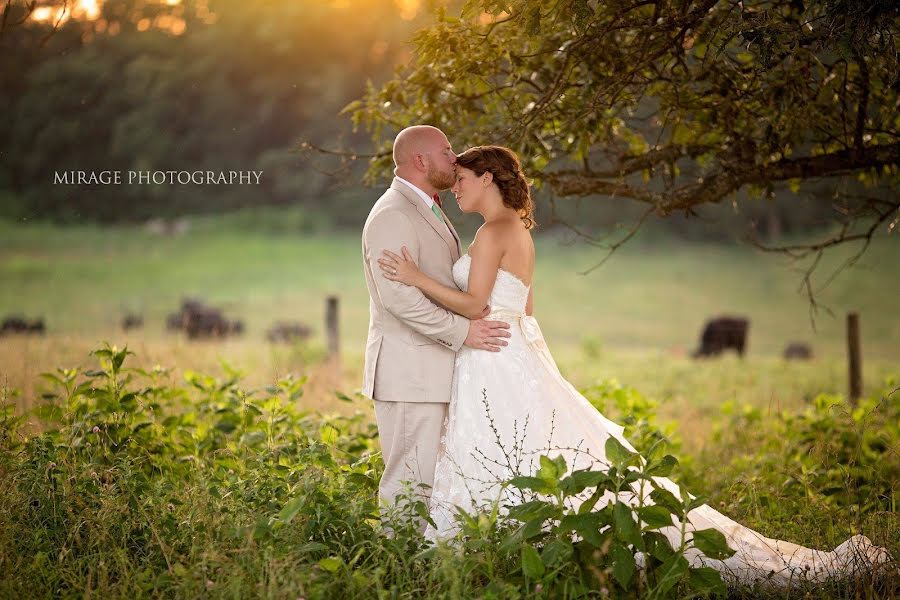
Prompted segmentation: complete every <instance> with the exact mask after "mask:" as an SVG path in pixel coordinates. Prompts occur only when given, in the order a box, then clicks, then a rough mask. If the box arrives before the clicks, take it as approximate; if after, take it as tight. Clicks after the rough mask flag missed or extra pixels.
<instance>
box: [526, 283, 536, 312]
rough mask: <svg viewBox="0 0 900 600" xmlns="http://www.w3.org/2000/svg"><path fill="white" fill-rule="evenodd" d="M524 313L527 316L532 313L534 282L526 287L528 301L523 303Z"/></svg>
mask: <svg viewBox="0 0 900 600" xmlns="http://www.w3.org/2000/svg"><path fill="white" fill-rule="evenodd" d="M525 314H526V315H528V316H529V317H530V316H531V315H533V314H534V284H533V283H532V284H531V287H529V288H528V302H526V303H525Z"/></svg>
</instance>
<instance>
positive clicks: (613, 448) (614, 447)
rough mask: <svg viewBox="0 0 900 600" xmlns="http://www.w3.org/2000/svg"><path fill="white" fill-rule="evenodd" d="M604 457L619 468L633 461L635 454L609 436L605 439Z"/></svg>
mask: <svg viewBox="0 0 900 600" xmlns="http://www.w3.org/2000/svg"><path fill="white" fill-rule="evenodd" d="M605 449H606V458H607V459H609V460H611V461H612V462H613V464H614V465H616V467H618V468H619V469H620V470H621V469H622V468H623V467H624V466H626V465H629V464H631V463H633V462H635V460H636V458H637V454H635V453H634V452H632V451H631V450H629V449H628V448H626V447H625V446H623V445H622V443H621V442H620V441H619V440H617V439H616V438H615V437H613V436H609V437H608V438H607V440H606V446H605Z"/></svg>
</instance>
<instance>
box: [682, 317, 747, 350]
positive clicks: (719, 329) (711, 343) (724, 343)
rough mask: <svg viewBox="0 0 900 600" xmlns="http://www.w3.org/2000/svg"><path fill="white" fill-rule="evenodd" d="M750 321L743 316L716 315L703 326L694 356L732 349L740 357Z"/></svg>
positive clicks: (745, 344) (745, 342)
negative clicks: (698, 345)
mask: <svg viewBox="0 0 900 600" xmlns="http://www.w3.org/2000/svg"><path fill="white" fill-rule="evenodd" d="M749 326H750V321H749V320H748V319H746V318H743V317H717V318H715V319H710V320H709V321H707V322H706V325H705V326H704V327H703V334H702V335H701V336H700V347H699V348H698V349H697V350H695V351H694V353H693V354H692V356H693V357H694V358H698V357H705V356H718V355H719V354H721V353H722V352H724V351H725V350H728V349H733V350H734V351H735V352H737V353H738V356H740V357H741V358H743V357H744V349H745V348H746V346H747V329H748V327H749Z"/></svg>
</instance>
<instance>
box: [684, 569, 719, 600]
mask: <svg viewBox="0 0 900 600" xmlns="http://www.w3.org/2000/svg"><path fill="white" fill-rule="evenodd" d="M688 578H689V580H690V582H691V587H692V588H693V589H695V590H698V591H701V592H706V593H711V594H717V595H722V596H724V595H725V594H727V593H728V587H727V586H726V585H725V582H724V581H723V580H722V575H721V574H720V573H719V572H718V571H716V570H715V569H713V568H712V567H696V568H692V569H691V570H690V573H689V575H688Z"/></svg>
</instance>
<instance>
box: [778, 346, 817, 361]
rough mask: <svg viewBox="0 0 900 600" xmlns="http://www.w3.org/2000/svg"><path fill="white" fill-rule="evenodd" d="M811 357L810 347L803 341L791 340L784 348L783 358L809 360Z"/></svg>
mask: <svg viewBox="0 0 900 600" xmlns="http://www.w3.org/2000/svg"><path fill="white" fill-rule="evenodd" d="M812 357H813V351H812V348H810V347H809V344H804V343H803V342H791V343H790V344H788V345H787V346H785V348H784V359H785V360H810V359H811V358H812Z"/></svg>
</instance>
